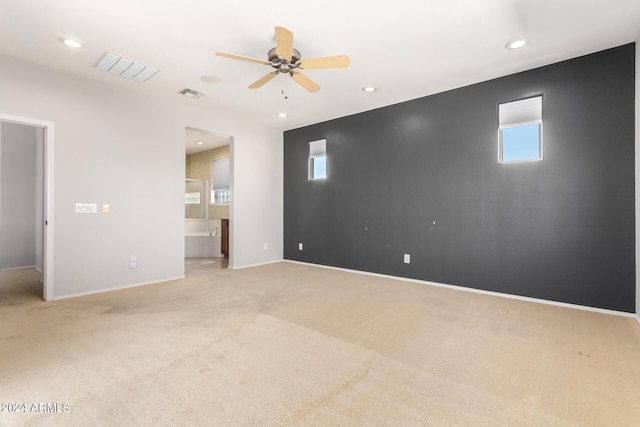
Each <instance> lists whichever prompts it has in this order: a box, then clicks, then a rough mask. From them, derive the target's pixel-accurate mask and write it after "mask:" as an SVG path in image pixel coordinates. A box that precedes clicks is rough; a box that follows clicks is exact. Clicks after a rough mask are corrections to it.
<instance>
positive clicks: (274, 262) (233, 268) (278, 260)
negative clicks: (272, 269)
mask: <svg viewBox="0 0 640 427" xmlns="http://www.w3.org/2000/svg"><path fill="white" fill-rule="evenodd" d="M282 261H284V260H282V259H276V260H273V261H267V262H261V263H258V264H249V265H241V266H235V265H234V266H233V267H232V266H231V265H229V269H231V270H242V269H244V268H251V267H260V266H261V265H269V264H277V263H279V262H282Z"/></svg>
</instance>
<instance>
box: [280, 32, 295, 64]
mask: <svg viewBox="0 0 640 427" xmlns="http://www.w3.org/2000/svg"><path fill="white" fill-rule="evenodd" d="M276 53H277V54H278V57H279V58H280V59H284V60H286V61H291V55H292V54H293V33H292V32H291V31H289V30H287V29H286V28H284V27H276Z"/></svg>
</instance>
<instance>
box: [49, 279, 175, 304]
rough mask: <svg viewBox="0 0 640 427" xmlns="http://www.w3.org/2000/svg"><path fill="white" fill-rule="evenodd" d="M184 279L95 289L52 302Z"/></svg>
mask: <svg viewBox="0 0 640 427" xmlns="http://www.w3.org/2000/svg"><path fill="white" fill-rule="evenodd" d="M185 277H186V276H177V277H169V278H166V279H162V280H154V281H151V282H141V283H134V284H131V285H124V286H117V287H115V288H105V289H97V290H93V291H87V292H78V293H76V294H68V295H60V296H57V297H53V301H58V300H64V299H69V298H77V297H84V296H87V295H95V294H101V293H104V292H111V291H119V290H122V289H129V288H137V287H139V286H147V285H155V284H156V283H164V282H171V281H173V280H180V279H184V278H185Z"/></svg>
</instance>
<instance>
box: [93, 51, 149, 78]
mask: <svg viewBox="0 0 640 427" xmlns="http://www.w3.org/2000/svg"><path fill="white" fill-rule="evenodd" d="M96 68H97V69H98V70H102V71H106V72H108V73H111V74H117V75H119V76H122V77H126V78H128V79H131V80H135V81H137V82H144V81H146V80H147V79H149V78H150V77H152V76H153V75H154V74H156V73H157V72H158V70H157V69H155V68H153V67H149V66H148V65H145V64H142V63H140V62H137V61H133V60H131V59H127V58H124V57H122V56H120V55H116V54H113V53H111V52H105V54H104V55H103V56H102V58H101V59H100V61H98V63H97V64H96Z"/></svg>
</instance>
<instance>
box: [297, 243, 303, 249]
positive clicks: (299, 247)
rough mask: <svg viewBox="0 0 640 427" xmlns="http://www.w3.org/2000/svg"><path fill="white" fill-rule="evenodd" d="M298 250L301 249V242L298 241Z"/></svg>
mask: <svg viewBox="0 0 640 427" xmlns="http://www.w3.org/2000/svg"><path fill="white" fill-rule="evenodd" d="M298 250H299V251H301V250H302V243H298Z"/></svg>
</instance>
